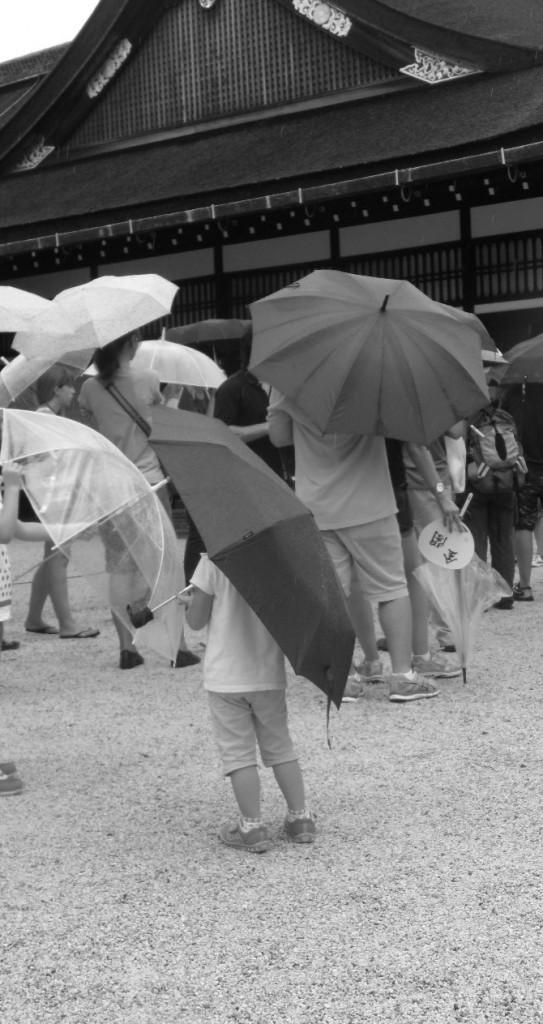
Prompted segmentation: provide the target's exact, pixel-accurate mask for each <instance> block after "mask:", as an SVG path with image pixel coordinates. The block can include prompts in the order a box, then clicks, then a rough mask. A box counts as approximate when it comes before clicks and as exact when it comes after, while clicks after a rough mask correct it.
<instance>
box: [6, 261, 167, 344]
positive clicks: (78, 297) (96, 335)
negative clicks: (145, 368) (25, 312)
mask: <svg viewBox="0 0 543 1024" xmlns="http://www.w3.org/2000/svg"><path fill="white" fill-rule="evenodd" d="M177 290H178V288H177V285H175V284H172V283H171V281H167V280H166V278H164V277H161V276H160V275H159V274H131V275H129V276H125V277H107V276H106V277H98V278H96V279H95V280H94V281H88V282H87V283H86V284H82V285H77V286H76V287H75V288H67V289H66V290H65V291H63V292H60V293H59V294H58V295H57V296H55V298H54V299H53V303H52V304H53V306H55V308H56V309H57V310H59V311H60V313H61V314H64V316H65V317H66V318H67V319H68V320H69V321H70V323H71V324H72V331H73V336H72V338H71V339H70V345H69V346H66V344H65V342H64V341H63V339H62V338H55V339H47V340H44V339H43V338H42V337H41V335H40V333H39V331H25V332H22V333H19V334H17V335H16V337H15V340H14V342H13V347H14V348H15V349H17V351H18V352H22V353H23V354H24V355H26V356H27V358H32V357H33V356H44V355H47V356H54V358H55V359H57V358H59V357H60V356H61V355H62V354H63V352H65V351H66V348H67V347H69V348H70V349H82V348H93V349H96V348H103V346H104V345H107V344H109V342H110V341H115V339H116V338H120V337H121V336H122V335H123V334H128V332H129V331H135V330H137V329H138V328H139V327H143V326H144V324H148V323H150V322H151V321H152V320H157V319H158V318H159V317H162V316H166V315H167V314H168V313H169V312H170V310H171V306H172V302H173V300H174V298H175V294H176V292H177Z"/></svg>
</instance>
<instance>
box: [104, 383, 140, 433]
mask: <svg viewBox="0 0 543 1024" xmlns="http://www.w3.org/2000/svg"><path fill="white" fill-rule="evenodd" d="M103 386H104V388H105V389H106V391H109V394H110V395H111V397H112V398H114V399H115V401H116V402H117V403H118V404H119V405H120V406H121V408H122V409H124V411H125V412H126V413H128V415H129V416H130V418H131V419H133V420H134V423H137V425H138V427H139V428H140V430H143V433H144V434H145V436H146V437H150V435H151V427H150V426H149V424H148V422H147V420H144V418H143V416H140V414H139V412H138V410H137V409H134V406H133V405H132V403H131V402H129V401H128V398H125V396H124V395H123V394H122V393H121V392H120V391H119V389H118V387H116V385H115V384H114V383H113V381H110V383H109V384H104V385H103Z"/></svg>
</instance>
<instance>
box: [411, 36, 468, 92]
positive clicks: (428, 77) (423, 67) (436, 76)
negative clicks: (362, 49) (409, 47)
mask: <svg viewBox="0 0 543 1024" xmlns="http://www.w3.org/2000/svg"><path fill="white" fill-rule="evenodd" d="M413 52H414V54H415V63H414V64H406V65H405V66H404V67H403V68H400V71H401V72H402V74H404V75H409V76H410V77H411V78H417V79H418V80H419V81H420V82H426V83H427V84H428V85H437V84H438V83H439V82H450V81H452V80H453V79H454V78H465V77H466V75H478V74H481V73H482V69H481V68H475V67H467V66H466V65H464V64H458V63H457V62H456V61H450V60H448V58H447V57H442V56H441V55H440V54H439V53H430V52H429V51H428V50H421V49H420V48H419V47H418V46H414V47H413Z"/></svg>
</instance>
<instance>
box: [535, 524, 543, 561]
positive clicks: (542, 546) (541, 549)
mask: <svg viewBox="0 0 543 1024" xmlns="http://www.w3.org/2000/svg"><path fill="white" fill-rule="evenodd" d="M534 538H535V545H536V551H535V554H536V555H541V556H543V516H538V518H537V519H536V521H535V526H534Z"/></svg>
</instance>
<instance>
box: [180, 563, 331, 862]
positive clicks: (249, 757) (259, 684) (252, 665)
mask: <svg viewBox="0 0 543 1024" xmlns="http://www.w3.org/2000/svg"><path fill="white" fill-rule="evenodd" d="M191 583H192V592H191V593H190V594H189V595H186V596H184V597H183V598H181V600H182V601H183V603H184V604H185V605H186V606H187V612H186V619H187V622H188V624H189V626H191V628H192V629H195V630H199V629H203V627H204V626H206V625H207V627H208V634H207V647H206V653H205V659H204V687H205V689H206V690H207V691H208V698H209V707H210V711H211V721H212V726H213V732H214V735H215V740H216V743H217V746H218V749H219V753H220V755H221V759H222V762H223V769H224V773H225V775H227V776H228V777H229V779H230V782H231V784H232V789H233V791H234V796H235V798H236V801H237V804H238V808H239V812H240V817H239V819H238V821H237V822H235V823H234V824H230V823H226V824H224V825H222V826H221V828H220V830H219V839H220V841H221V842H222V843H224V845H225V846H230V847H233V848H234V849H237V850H246V851H248V852H250V853H265V852H266V850H268V849H269V848H270V845H271V844H270V837H269V832H268V829H267V827H266V825H265V824H264V822H263V820H262V817H261V808H260V783H259V777H258V770H257V766H256V746H257V743H258V747H259V749H260V754H261V757H262V762H263V764H264V766H265V767H267V768H272V769H273V773H274V775H275V780H276V782H277V785H278V786H279V789H280V790H281V792H282V794H283V796H284V797H285V800H286V803H287V814H286V818H285V821H284V830H285V833H286V835H287V836H288V838H289V839H290V840H291V841H292V842H294V843H304V844H305V843H312V842H314V840H315V835H316V826H315V818H314V815H313V814H312V813H311V811H309V810H308V808H307V805H306V798H305V789H304V782H303V776H302V771H301V768H300V765H299V763H298V759H297V756H296V753H295V750H294V747H293V745H292V741H291V738H290V734H289V731H288V723H287V705H286V695H285V690H286V674H285V659H284V655H283V652H282V651H281V649H280V648H279V646H278V645H277V643H276V642H275V640H274V639H273V637H272V636H271V634H270V633H269V632H268V630H267V629H266V628H265V626H264V625H263V624H262V622H261V621H260V619H259V618H258V617H257V615H256V614H255V613H254V612H253V610H252V609H251V608H250V607H249V605H248V604H247V602H246V601H245V600H244V598H243V597H242V596H241V594H240V593H239V591H238V590H236V588H235V587H234V586H233V584H232V583H230V581H229V580H228V579H227V578H226V576H225V575H224V573H222V572H221V570H220V569H218V568H217V566H215V565H214V564H213V562H211V561H210V559H209V558H208V556H207V555H202V556H201V558H200V562H199V564H198V566H197V568H196V570H195V572H194V574H193V576H192V580H191Z"/></svg>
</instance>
